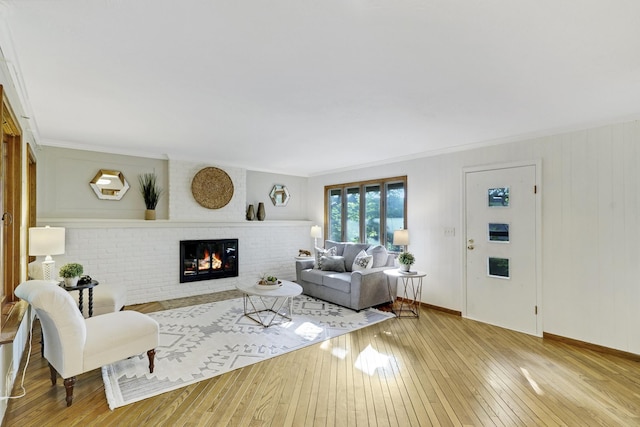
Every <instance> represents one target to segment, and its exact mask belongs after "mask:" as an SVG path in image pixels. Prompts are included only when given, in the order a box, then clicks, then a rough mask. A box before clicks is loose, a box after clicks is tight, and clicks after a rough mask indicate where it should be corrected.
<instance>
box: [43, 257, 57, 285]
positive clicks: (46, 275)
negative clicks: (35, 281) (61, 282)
mask: <svg viewBox="0 0 640 427" xmlns="http://www.w3.org/2000/svg"><path fill="white" fill-rule="evenodd" d="M55 271H56V262H55V261H53V260H51V261H42V278H43V279H44V280H56V279H55V278H54V277H53V276H54V274H55Z"/></svg>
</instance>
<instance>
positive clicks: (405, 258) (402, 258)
mask: <svg viewBox="0 0 640 427" xmlns="http://www.w3.org/2000/svg"><path fill="white" fill-rule="evenodd" d="M415 262H416V258H415V257H414V256H413V254H412V253H411V252H402V253H401V254H400V255H398V263H399V264H400V271H405V272H407V271H409V269H410V268H411V266H412V265H413V263H415Z"/></svg>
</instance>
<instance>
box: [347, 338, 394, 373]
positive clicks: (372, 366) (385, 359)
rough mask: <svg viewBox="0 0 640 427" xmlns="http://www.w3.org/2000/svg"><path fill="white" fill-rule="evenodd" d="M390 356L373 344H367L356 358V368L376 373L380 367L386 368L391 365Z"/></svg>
mask: <svg viewBox="0 0 640 427" xmlns="http://www.w3.org/2000/svg"><path fill="white" fill-rule="evenodd" d="M389 359H390V358H389V356H387V355H386V354H382V353H379V352H378V351H377V350H375V349H374V348H373V347H371V344H369V345H368V346H367V348H365V349H364V350H362V352H361V353H360V354H359V355H358V358H357V359H356V363H355V365H354V366H355V368H356V369H358V370H360V371H362V372H364V373H365V374H367V375H369V376H372V375H373V374H375V373H376V369H378V368H386V367H387V366H389Z"/></svg>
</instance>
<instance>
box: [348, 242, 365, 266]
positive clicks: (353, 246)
mask: <svg viewBox="0 0 640 427" xmlns="http://www.w3.org/2000/svg"><path fill="white" fill-rule="evenodd" d="M368 247H369V244H368V243H347V244H346V245H345V246H344V253H343V256H344V263H345V265H346V266H347V271H351V266H352V265H353V260H354V259H356V256H358V254H359V253H360V251H363V250H366V249H367V248H368Z"/></svg>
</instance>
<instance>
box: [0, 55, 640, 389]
mask: <svg viewBox="0 0 640 427" xmlns="http://www.w3.org/2000/svg"><path fill="white" fill-rule="evenodd" d="M5 46H6V45H5V44H4V43H3V45H2V46H1V47H2V48H3V53H5V52H6V53H8V51H9V49H8V48H6V47H5ZM9 62H10V61H9ZM7 63H8V62H6V61H5V62H4V63H3V65H2V67H1V68H0V71H1V73H0V83H1V84H2V85H3V86H4V88H5V93H4V94H5V96H6V97H7V98H8V99H9V100H10V103H11V105H12V107H13V109H14V111H15V112H16V116H17V119H18V121H19V123H20V125H21V127H22V128H23V129H25V130H26V129H30V128H31V127H30V126H31V125H30V122H29V120H28V119H26V118H24V117H21V116H22V115H23V114H22V113H26V111H25V110H24V109H25V107H24V106H22V105H21V99H22V96H21V94H20V93H19V92H20V84H21V83H20V82H16V81H15V79H14V73H15V71H12V69H11V68H10V67H9V66H7ZM626 113H628V114H626V115H623V114H616V115H602V116H597V117H594V116H592V117H590V118H589V119H588V120H587V119H586V118H585V119H583V120H578V119H577V118H576V119H575V120H574V121H566V122H562V123H557V124H556V125H554V126H552V127H548V128H544V129H535V131H532V132H526V133H524V134H516V133H509V134H505V136H504V138H495V139H491V140H489V141H486V140H484V139H478V140H474V141H470V142H469V143H467V144H462V145H458V146H454V147H450V148H447V149H439V150H430V151H425V152H422V153H420V154H416V153H404V152H401V151H398V152H397V155H393V156H391V157H387V158H388V160H380V159H379V160H375V161H373V160H362V161H361V162H354V163H352V164H351V165H349V166H348V167H343V166H341V165H338V164H336V167H331V164H330V163H326V164H325V165H326V166H324V167H323V170H322V171H321V172H316V173H313V174H309V175H304V174H294V173H291V174H287V173H278V172H276V171H273V170H264V169H260V168H256V167H252V166H248V165H238V164H237V163H233V162H229V163H222V162H218V161H217V159H216V158H213V157H212V158H200V159H193V158H192V159H189V160H185V159H183V158H180V157H178V156H175V157H172V156H164V157H163V156H161V155H151V154H148V155H147V154H144V153H142V154H140V153H138V154H137V155H134V154H129V153H123V152H122V151H123V150H114V151H113V152H109V151H106V150H104V147H85V148H84V149H82V148H81V147H82V146H81V145H78V144H73V143H71V141H67V142H61V141H59V140H54V139H53V138H51V139H50V140H46V141H43V140H42V139H41V140H39V141H36V139H33V137H32V135H31V134H29V133H25V138H24V140H23V143H24V144H25V152H26V144H27V143H30V144H32V145H33V147H34V148H35V149H34V153H35V157H36V165H37V203H38V205H37V224H38V225H42V226H43V225H51V226H63V227H65V228H66V230H67V244H66V250H65V254H64V258H65V259H69V260H73V261H78V262H80V263H82V264H83V265H84V266H85V269H86V272H87V273H88V274H90V275H91V276H92V277H94V278H96V279H98V280H100V281H101V282H104V283H109V282H112V283H119V284H122V285H124V286H126V288H127V296H128V300H127V304H139V303H147V302H152V301H157V300H161V299H162V300H168V299H173V298H182V297H190V296H197V295H201V294H207V293H212V292H219V291H225V290H229V289H233V288H234V283H235V281H236V280H247V281H252V280H255V279H256V278H257V277H259V276H260V275H261V274H264V273H273V274H276V275H278V277H282V278H283V279H287V280H292V279H293V278H294V277H295V268H294V257H295V256H296V255H297V254H298V250H299V249H308V250H310V249H312V248H313V239H312V238H311V237H310V235H309V230H310V228H311V226H312V225H316V224H318V225H321V226H322V227H323V231H326V224H325V186H327V185H332V184H339V183H349V182H361V181H366V180H373V179H381V178H387V177H393V176H407V224H406V226H407V229H408V230H409V231H410V233H411V243H410V245H409V250H410V251H411V252H412V253H414V254H415V256H416V259H417V261H416V268H417V269H419V270H423V271H425V272H427V277H426V278H425V285H424V287H423V289H422V295H421V298H420V300H421V302H422V303H423V304H425V305H429V306H433V307H436V308H440V309H444V310H446V311H450V312H458V313H459V314H460V315H461V316H462V317H465V316H466V314H467V306H466V303H467V301H466V285H467V281H466V273H465V260H466V256H467V255H466V253H467V238H466V235H465V230H466V217H465V213H466V211H465V186H464V181H465V178H464V177H465V173H466V172H468V171H469V170H470V169H473V168H476V167H481V166H488V167H495V168H500V167H505V166H509V165H521V164H533V165H535V167H536V182H537V185H538V188H537V194H538V196H537V197H538V202H537V203H538V206H539V212H538V224H539V225H540V227H539V228H538V230H537V232H538V234H537V236H538V237H539V238H538V239H537V240H536V256H537V262H538V270H537V275H536V283H537V285H538V286H539V289H538V293H537V295H536V298H537V299H536V301H537V304H536V306H537V309H538V314H537V315H538V322H539V325H540V329H539V330H538V331H537V332H536V335H537V336H545V335H546V336H555V337H561V338H565V339H568V340H573V341H575V342H577V343H586V344H590V345H595V346H601V347H603V348H606V349H611V350H614V351H620V352H624V353H628V354H630V355H638V354H640V336H638V334H637V328H636V326H635V325H637V324H638V323H639V322H640V313H639V312H638V310H637V303H638V301H639V300H640V291H639V290H638V286H637V277H638V274H639V273H640V271H639V270H640V266H639V263H638V259H640V253H639V251H640V249H638V247H637V241H638V238H640V221H639V219H640V218H639V216H640V207H639V206H640V200H639V198H640V174H639V173H638V172H637V169H638V168H637V166H638V164H639V163H640V149H639V148H638V147H640V122H639V121H638V120H637V116H634V115H633V114H631V113H632V111H627V112H626ZM633 113H637V110H636V111H634V112H633ZM24 115H25V116H26V115H27V114H24ZM36 118H38V117H36ZM514 135H515V136H514ZM389 144H391V145H395V144H397V143H396V141H395V140H394V141H389ZM364 145H366V144H364ZM397 145H400V144H397ZM314 147H317V146H314ZM319 149H320V148H319ZM299 150H300V151H307V153H308V154H307V156H308V162H309V163H315V161H314V159H313V153H314V149H312V148H303V147H300V148H299ZM313 166H314V167H317V164H315V165H313ZM204 167H217V168H220V169H222V170H224V171H225V172H226V173H227V174H228V175H229V176H230V177H231V180H232V182H233V185H234V188H233V190H234V192H233V198H232V199H231V201H230V203H229V204H228V205H226V206H225V207H223V208H221V209H216V210H211V209H206V208H203V207H202V206H200V205H198V204H197V202H196V201H195V200H194V199H193V196H192V193H191V189H190V184H191V180H192V179H193V176H194V175H195V173H196V172H197V171H198V170H200V169H202V168H204ZM100 169H114V170H120V171H122V172H123V174H124V176H125V177H126V179H127V180H128V181H129V184H130V185H131V187H132V188H131V189H130V190H129V192H128V194H127V195H126V196H125V197H124V198H123V199H122V200H120V201H105V200H99V199H98V198H96V196H95V194H94V193H93V191H92V190H91V188H90V186H89V181H90V180H91V179H92V178H93V176H94V175H95V173H96V172H97V171H98V170H100ZM150 171H153V172H155V173H157V175H158V177H159V180H160V183H161V185H162V187H163V188H164V190H165V192H164V193H163V196H162V198H161V202H160V205H159V207H158V210H157V213H158V216H157V219H156V220H155V221H145V220H144V219H143V217H144V204H143V202H142V198H141V196H140V195H139V192H138V189H137V177H138V175H140V174H143V173H146V172H150ZM23 174H24V175H23V176H25V175H26V161H25V166H23ZM23 181H24V180H23ZM275 184H280V185H286V186H287V188H288V189H289V191H290V193H291V199H290V202H289V203H288V204H287V205H286V206H274V205H273V203H271V201H270V199H269V192H270V191H271V188H272V187H273V185H275ZM23 190H24V192H25V195H26V194H27V192H26V189H23ZM24 199H25V201H24V203H26V197H24ZM259 202H263V203H264V204H265V207H266V218H265V220H264V221H247V220H246V219H245V215H246V209H247V207H248V205H249V204H257V203H259ZM204 235H206V236H207V237H214V238H218V237H220V238H227V237H234V238H239V240H240V242H241V243H240V244H241V251H242V253H241V267H242V268H241V271H240V275H239V277H238V278H237V279H230V278H229V279H220V280H214V281H206V282H200V283H189V284H181V283H179V281H178V275H177V270H178V261H177V258H178V247H177V242H178V241H179V240H181V239H195V238H200V237H202V236H204ZM20 237H21V240H22V247H23V248H26V239H27V229H26V227H23V228H22V229H21V230H20ZM27 260H28V257H27V253H26V250H25V251H23V252H22V253H21V263H22V267H24V268H23V271H22V272H21V274H22V278H23V279H24V278H26V264H27ZM25 332H26V331H24V330H21V331H20V333H19V334H18V338H17V339H16V343H17V345H16V346H19V345H20V344H24V342H25V340H26V337H25V336H24V335H25ZM20 355H21V353H20V352H19V351H18V350H17V349H14V348H12V347H10V346H7V345H3V351H2V357H3V360H2V366H3V368H4V369H5V371H3V372H7V373H12V374H13V377H14V378H15V377H16V376H17V372H16V370H17V366H18V365H19V363H20ZM10 367H11V368H10ZM6 376H7V375H4V377H6ZM5 381H6V380H5ZM10 383H11V382H6V383H5V384H4V386H5V387H9V386H10Z"/></svg>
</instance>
